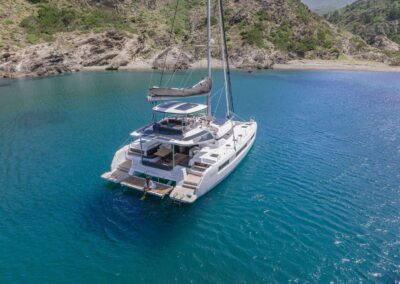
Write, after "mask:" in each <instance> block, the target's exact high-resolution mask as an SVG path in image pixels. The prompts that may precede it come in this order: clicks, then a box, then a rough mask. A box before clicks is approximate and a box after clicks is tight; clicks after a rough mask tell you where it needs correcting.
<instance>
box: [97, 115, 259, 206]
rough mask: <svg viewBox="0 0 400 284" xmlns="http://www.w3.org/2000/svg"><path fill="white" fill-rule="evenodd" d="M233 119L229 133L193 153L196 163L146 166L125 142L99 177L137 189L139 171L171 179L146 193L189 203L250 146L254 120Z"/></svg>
mask: <svg viewBox="0 0 400 284" xmlns="http://www.w3.org/2000/svg"><path fill="white" fill-rule="evenodd" d="M234 123H235V126H234V127H233V131H232V134H231V135H227V137H226V139H221V141H219V142H218V141H217V142H218V143H217V142H214V143H212V145H207V144H206V145H204V146H203V148H201V149H200V151H199V153H198V154H197V155H196V156H194V157H193V159H194V160H197V161H198V162H199V163H198V165H197V166H196V165H195V166H192V167H183V166H176V167H174V168H173V170H162V169H157V168H154V167H151V166H146V165H144V164H143V163H142V158H141V157H140V156H139V155H130V154H129V148H130V145H126V146H124V147H122V148H121V149H120V150H118V151H117V152H116V153H115V156H114V159H113V162H112V165H111V171H110V172H109V173H106V174H104V175H103V178H104V179H106V180H108V181H112V182H114V183H120V184H121V185H123V186H127V187H129V188H133V189H136V190H139V191H144V179H143V175H149V176H152V177H157V178H161V179H165V180H169V181H173V182H174V183H175V186H168V187H167V186H166V185H165V184H162V183H157V185H158V188H157V189H155V190H151V191H149V192H148V193H149V194H151V195H156V196H159V197H165V196H166V195H169V197H170V198H171V199H173V200H175V201H178V202H182V203H193V202H195V201H196V200H197V199H198V198H199V197H201V196H203V195H204V194H206V193H207V192H209V191H210V190H211V189H213V188H214V187H215V186H217V185H218V184H219V183H220V182H222V181H223V180H224V179H225V178H226V177H227V176H228V175H229V174H230V173H231V172H232V171H233V170H234V169H235V168H236V167H237V166H238V165H239V163H240V162H241V161H242V160H243V158H244V157H245V156H246V155H247V153H248V151H249V150H250V149H251V147H252V146H253V144H254V141H255V139H256V133H257V123H256V122H254V121H252V122H247V123H246V122H240V123H239V122H234ZM213 144H216V145H213ZM201 165H203V166H201ZM140 176H142V177H140Z"/></svg>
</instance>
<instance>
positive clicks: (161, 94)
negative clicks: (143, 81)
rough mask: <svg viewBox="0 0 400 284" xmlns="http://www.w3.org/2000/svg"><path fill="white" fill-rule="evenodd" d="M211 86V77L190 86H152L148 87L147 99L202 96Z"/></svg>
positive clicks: (209, 90)
mask: <svg viewBox="0 0 400 284" xmlns="http://www.w3.org/2000/svg"><path fill="white" fill-rule="evenodd" d="M211 87H212V80H211V78H205V79H203V80H201V81H200V82H199V83H197V84H196V85H194V86H192V87H190V88H159V87H153V88H150V90H149V95H148V97H147V100H148V101H150V102H152V101H163V100H173V99H179V98H188V97H195V96H203V95H207V94H209V93H210V92H211Z"/></svg>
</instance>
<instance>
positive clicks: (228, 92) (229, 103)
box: [218, 0, 233, 118]
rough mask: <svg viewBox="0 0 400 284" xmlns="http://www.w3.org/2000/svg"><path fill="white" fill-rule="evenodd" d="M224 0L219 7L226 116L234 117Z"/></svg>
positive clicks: (219, 1)
mask: <svg viewBox="0 0 400 284" xmlns="http://www.w3.org/2000/svg"><path fill="white" fill-rule="evenodd" d="M222 5H223V3H222V0H218V8H219V30H220V34H221V55H222V63H223V69H224V87H225V99H226V116H227V118H231V117H232V113H233V97H232V85H231V78H230V68H229V61H228V49H227V46H226V36H225V23H224V8H223V6H222Z"/></svg>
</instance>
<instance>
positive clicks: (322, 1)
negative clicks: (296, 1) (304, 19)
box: [302, 0, 355, 15]
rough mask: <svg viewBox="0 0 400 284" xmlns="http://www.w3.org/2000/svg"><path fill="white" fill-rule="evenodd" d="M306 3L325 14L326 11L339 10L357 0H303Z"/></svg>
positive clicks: (312, 8) (318, 12)
mask: <svg viewBox="0 0 400 284" xmlns="http://www.w3.org/2000/svg"><path fill="white" fill-rule="evenodd" d="M302 1H303V3H304V4H306V5H307V6H308V7H310V9H311V10H313V11H314V12H316V13H317V14H320V15H323V14H325V13H328V12H331V11H334V10H337V9H339V8H342V7H344V6H346V5H349V4H351V3H353V2H354V1H355V0H337V1H332V0H302Z"/></svg>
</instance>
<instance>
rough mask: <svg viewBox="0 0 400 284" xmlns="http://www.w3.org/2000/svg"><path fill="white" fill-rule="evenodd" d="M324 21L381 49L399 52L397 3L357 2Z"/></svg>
mask: <svg viewBox="0 0 400 284" xmlns="http://www.w3.org/2000/svg"><path fill="white" fill-rule="evenodd" d="M325 17H326V19H327V20H329V21H330V22H331V23H333V24H335V25H338V26H340V27H342V28H344V29H346V30H348V31H350V32H352V33H354V34H356V35H359V36H361V37H362V38H363V39H364V40H365V41H366V42H367V43H368V44H371V45H374V46H376V47H378V48H381V49H383V50H389V51H399V50H400V46H399V45H400V0H379V1H376V0H362V1H361V0H359V1H356V2H354V3H353V4H351V5H349V6H346V7H344V8H342V9H339V10H336V11H334V12H331V13H329V14H327V15H326V16H325Z"/></svg>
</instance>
